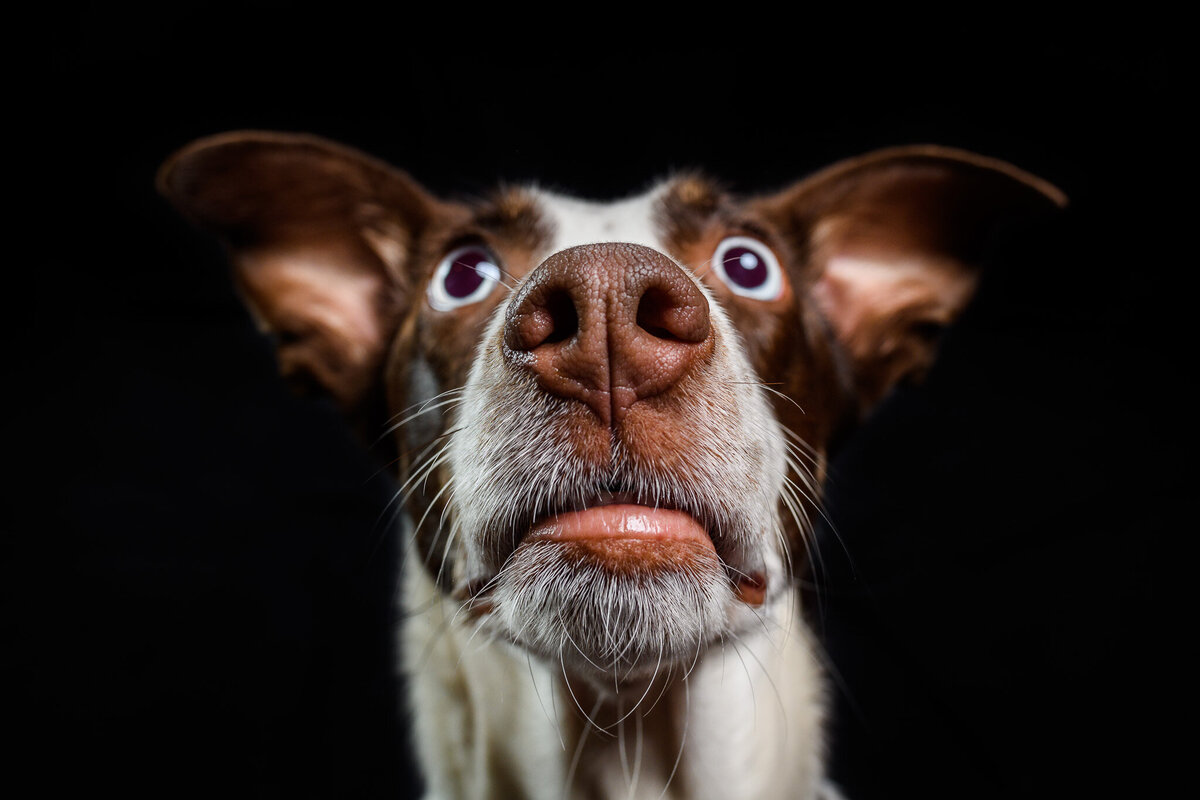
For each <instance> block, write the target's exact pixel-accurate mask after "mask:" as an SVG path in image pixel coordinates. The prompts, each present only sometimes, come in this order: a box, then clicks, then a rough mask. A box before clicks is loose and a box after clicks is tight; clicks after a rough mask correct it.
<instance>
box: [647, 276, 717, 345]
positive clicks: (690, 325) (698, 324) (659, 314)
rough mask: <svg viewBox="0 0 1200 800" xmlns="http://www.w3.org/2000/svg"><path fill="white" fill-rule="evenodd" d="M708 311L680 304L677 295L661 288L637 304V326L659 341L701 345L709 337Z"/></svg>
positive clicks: (653, 290) (650, 290)
mask: <svg viewBox="0 0 1200 800" xmlns="http://www.w3.org/2000/svg"><path fill="white" fill-rule="evenodd" d="M705 311H706V309H704V308H701V307H699V306H696V305H692V304H687V303H681V302H680V299H679V297H678V295H677V294H676V293H673V292H671V291H670V290H668V289H664V288H661V287H658V286H652V287H650V288H648V289H647V290H646V291H645V293H644V294H643V295H642V297H641V299H640V300H639V301H638V307H637V326H638V327H639V328H641V329H642V330H644V331H646V332H647V333H649V334H650V335H651V336H654V337H655V338H657V339H663V340H666V341H674V342H698V341H702V340H703V339H704V338H705V337H706V336H707V335H708V314H707V313H705Z"/></svg>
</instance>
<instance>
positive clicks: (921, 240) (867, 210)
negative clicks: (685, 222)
mask: <svg viewBox="0 0 1200 800" xmlns="http://www.w3.org/2000/svg"><path fill="white" fill-rule="evenodd" d="M1065 205H1066V196H1065V195H1063V193H1062V192H1060V191H1059V190H1058V189H1056V188H1055V187H1053V186H1051V185H1050V184H1048V183H1046V182H1045V181H1042V180H1040V179H1038V178H1035V177H1034V176H1032V175H1029V174H1028V173H1025V172H1022V171H1021V170H1019V169H1017V168H1015V167H1013V166H1011V165H1009V164H1006V163H1004V162H1001V161H996V160H994V159H989V158H985V157H983V156H978V155H975V154H972V153H967V152H963V151H958V150H951V149H948V148H942V147H933V146H913V147H900V148H893V149H888V150H881V151H878V152H875V153H870V154H868V155H865V156H862V157H860V158H856V159H851V160H848V161H844V162H841V163H839V164H835V165H834V166H832V167H830V168H828V169H826V170H824V171H822V172H819V173H817V174H816V175H813V176H812V177H810V178H808V179H806V180H803V181H801V182H800V183H798V184H796V185H794V186H792V187H791V188H789V189H787V190H785V191H783V192H781V193H779V194H778V195H775V196H773V197H770V198H767V199H766V200H765V201H764V202H763V206H762V208H763V209H764V211H765V212H766V213H767V214H768V215H769V216H770V217H772V218H773V219H774V220H775V222H776V223H777V224H779V225H780V226H781V227H782V228H783V230H784V231H786V232H787V234H788V236H789V238H791V239H793V241H794V242H795V243H796V246H797V247H798V249H799V251H800V252H801V253H802V254H803V256H804V260H805V262H806V269H807V270H808V273H807V275H806V276H805V278H806V280H807V282H808V285H809V287H810V292H811V295H810V296H811V297H812V298H813V299H814V300H815V302H816V305H817V307H818V308H819V309H820V310H821V311H822V313H823V314H824V315H825V317H826V319H827V320H828V322H829V324H830V327H831V328H832V330H833V333H834V335H835V336H836V337H837V339H838V341H839V342H840V343H841V346H842V348H843V350H844V352H845V353H846V354H847V356H848V357H849V361H850V365H851V369H852V371H853V379H854V384H855V389H856V392H857V395H858V398H859V409H860V412H861V413H863V414H865V413H866V412H868V411H869V410H870V409H871V408H873V407H874V406H875V404H876V403H878V402H879V400H880V399H881V398H882V397H883V396H884V395H885V394H886V393H887V392H888V390H889V389H891V388H892V386H894V385H895V384H896V382H897V381H899V380H901V379H905V378H919V377H920V376H922V375H923V374H924V372H925V371H926V370H927V369H928V367H929V366H930V364H931V363H932V361H933V358H934V355H935V349H936V338H937V337H936V334H937V333H938V332H940V330H941V329H942V328H943V327H944V326H946V325H947V324H948V323H950V322H951V321H952V320H953V319H954V318H955V317H956V316H957V315H958V314H959V312H961V311H962V309H963V307H964V306H965V305H966V304H967V301H968V300H969V299H970V297H971V295H972V294H973V292H974V289H975V286H976V284H977V282H978V277H979V275H978V269H977V265H978V263H979V260H980V258H981V257H982V256H983V254H984V251H985V249H986V246H987V244H988V242H989V240H990V239H991V237H992V235H993V234H994V233H995V232H997V231H998V230H999V229H1001V228H1002V227H1003V226H1005V225H1008V224H1012V223H1014V222H1016V221H1018V220H1020V219H1024V218H1029V217H1032V216H1035V215H1038V214H1044V213H1049V212H1052V211H1053V210H1055V209H1057V208H1060V207H1062V206H1065Z"/></svg>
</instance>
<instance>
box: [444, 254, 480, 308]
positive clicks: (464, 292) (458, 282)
mask: <svg viewBox="0 0 1200 800" xmlns="http://www.w3.org/2000/svg"><path fill="white" fill-rule="evenodd" d="M487 261H488V257H487V254H486V253H482V252H480V251H478V250H473V251H469V252H466V253H463V254H462V255H460V256H459V257H458V258H456V259H454V263H453V264H451V265H450V271H449V272H447V273H446V279H445V280H444V281H443V283H444V285H445V287H446V294H448V295H450V296H451V297H453V298H456V299H458V300H462V299H463V298H464V297H470V296H471V295H472V294H474V293H475V290H476V289H478V288H479V285H480V284H482V283H483V280H484V277H483V275H481V274H479V272H478V267H479V265H480V264H484V263H487Z"/></svg>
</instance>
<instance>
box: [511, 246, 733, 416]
mask: <svg viewBox="0 0 1200 800" xmlns="http://www.w3.org/2000/svg"><path fill="white" fill-rule="evenodd" d="M711 340H712V336H711V330H710V325H709V314H708V301H707V300H706V298H705V297H704V294H703V293H702V292H701V291H700V289H699V287H698V286H697V285H696V283H695V281H694V280H693V279H692V278H691V277H690V276H689V275H688V274H686V273H685V272H684V271H683V270H682V269H680V268H679V267H678V266H677V265H676V264H675V263H674V262H673V261H672V260H671V259H670V258H668V257H667V256H666V255H664V254H662V253H660V252H658V251H657V250H654V249H652V248H649V247H644V246H641V245H634V244H624V243H606V244H590V245H580V246H578V247H572V248H568V249H566V250H562V251H559V252H558V253H555V254H554V255H552V256H550V257H549V258H547V259H546V261H544V262H543V263H542V264H541V265H540V266H539V267H538V268H537V269H535V270H534V271H533V273H531V274H530V275H529V276H528V277H527V279H526V280H525V281H524V282H523V283H522V285H521V287H520V288H519V289H518V291H517V294H516V295H515V296H514V297H513V300H512V302H511V303H510V304H509V307H508V311H507V315H506V319H505V330H504V344H505V352H506V354H507V356H508V358H509V361H510V363H512V364H513V365H514V366H518V367H524V368H527V369H529V370H531V371H532V372H533V374H534V375H535V377H536V378H537V381H538V385H539V386H541V388H542V389H544V390H545V391H547V392H548V393H550V394H553V395H556V396H560V397H565V398H570V399H574V400H578V401H580V402H582V403H584V404H585V405H586V406H588V407H589V408H591V410H592V411H593V412H594V413H595V414H596V416H597V417H598V418H599V419H600V420H601V421H602V422H603V423H604V424H605V425H610V426H611V425H615V424H619V423H620V421H621V420H622V419H623V417H624V414H625V412H626V411H627V410H628V409H629V407H630V406H632V405H633V404H634V403H636V402H638V401H639V400H642V399H646V398H648V397H652V396H654V395H657V394H660V393H662V392H664V391H668V390H669V389H670V388H671V387H672V386H674V385H675V384H676V383H677V382H678V381H679V380H680V379H681V378H682V377H683V376H684V375H686V374H687V373H688V372H689V371H690V369H691V368H692V366H693V365H694V363H695V362H696V360H697V359H699V358H701V357H703V356H704V355H706V354H707V353H708V352H710V351H711Z"/></svg>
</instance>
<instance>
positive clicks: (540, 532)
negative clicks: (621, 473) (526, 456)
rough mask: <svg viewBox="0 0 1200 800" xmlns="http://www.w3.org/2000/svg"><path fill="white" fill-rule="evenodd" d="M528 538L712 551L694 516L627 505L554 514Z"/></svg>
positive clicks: (671, 510)
mask: <svg viewBox="0 0 1200 800" xmlns="http://www.w3.org/2000/svg"><path fill="white" fill-rule="evenodd" d="M529 538H530V539H538V540H541V541H557V542H577V541H593V542H594V541H611V540H614V539H646V540H651V541H658V542H669V541H677V542H693V543H695V544H699V545H702V546H704V547H707V548H708V549H709V550H713V551H714V552H715V550H716V548H714V547H713V543H712V539H710V538H709V536H708V534H707V533H706V532H705V530H704V528H703V527H701V525H700V523H699V522H697V521H696V520H695V518H694V517H692V516H690V515H688V514H685V513H683V512H682V511H676V510H674V509H667V508H650V507H649V506H638V505H631V504H620V505H611V506H596V507H594V508H589V509H586V510H584V511H568V512H566V513H563V514H556V515H555V516H553V517H550V518H548V519H544V520H542V521H541V522H539V523H537V524H536V525H534V526H533V528H531V529H530V531H529Z"/></svg>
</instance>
